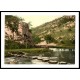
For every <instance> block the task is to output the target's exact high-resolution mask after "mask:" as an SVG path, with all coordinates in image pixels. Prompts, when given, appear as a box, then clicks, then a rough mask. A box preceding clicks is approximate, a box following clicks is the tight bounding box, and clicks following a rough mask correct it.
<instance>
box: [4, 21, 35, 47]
mask: <svg viewBox="0 0 80 80" xmlns="http://www.w3.org/2000/svg"><path fill="white" fill-rule="evenodd" d="M12 34H13V33H12V32H11V30H10V29H8V28H5V39H6V40H8V39H10V38H9V37H10V36H12ZM14 41H15V42H20V43H21V44H25V45H26V47H28V46H29V47H33V46H34V43H33V40H32V33H31V30H30V29H29V26H28V24H27V23H25V22H22V23H20V24H19V26H18V34H16V33H15V34H14Z"/></svg>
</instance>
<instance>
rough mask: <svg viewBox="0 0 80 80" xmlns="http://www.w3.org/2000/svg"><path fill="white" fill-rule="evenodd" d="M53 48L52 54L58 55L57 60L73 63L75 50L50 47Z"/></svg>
mask: <svg viewBox="0 0 80 80" xmlns="http://www.w3.org/2000/svg"><path fill="white" fill-rule="evenodd" d="M51 50H53V54H54V55H53V56H55V57H58V61H59V62H61V61H64V62H67V63H71V64H75V50H74V49H59V48H54V49H53V48H51Z"/></svg>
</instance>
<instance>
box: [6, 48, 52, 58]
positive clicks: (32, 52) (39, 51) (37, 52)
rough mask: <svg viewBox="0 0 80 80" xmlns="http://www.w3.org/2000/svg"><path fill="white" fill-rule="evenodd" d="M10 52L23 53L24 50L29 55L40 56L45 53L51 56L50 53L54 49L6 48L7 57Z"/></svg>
mask: <svg viewBox="0 0 80 80" xmlns="http://www.w3.org/2000/svg"><path fill="white" fill-rule="evenodd" d="M8 52H10V53H12V54H21V53H23V54H24V52H25V53H26V54H27V55H28V56H38V55H40V54H45V53H46V54H45V55H48V56H49V53H51V52H52V51H51V50H49V49H47V48H32V49H9V50H5V57H6V56H10V54H8Z"/></svg>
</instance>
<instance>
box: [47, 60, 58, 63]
mask: <svg viewBox="0 0 80 80" xmlns="http://www.w3.org/2000/svg"><path fill="white" fill-rule="evenodd" d="M48 63H50V64H57V63H58V61H53V60H49V62H48Z"/></svg>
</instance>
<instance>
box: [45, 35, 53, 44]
mask: <svg viewBox="0 0 80 80" xmlns="http://www.w3.org/2000/svg"><path fill="white" fill-rule="evenodd" d="M44 39H45V40H46V42H47V43H51V42H53V40H54V38H52V37H51V35H46V36H45V37H44Z"/></svg>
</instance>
